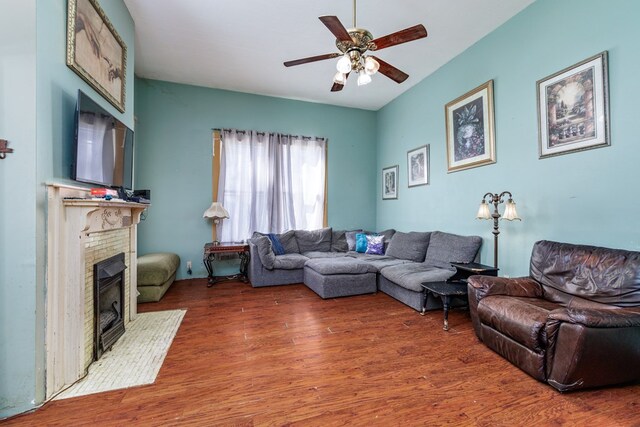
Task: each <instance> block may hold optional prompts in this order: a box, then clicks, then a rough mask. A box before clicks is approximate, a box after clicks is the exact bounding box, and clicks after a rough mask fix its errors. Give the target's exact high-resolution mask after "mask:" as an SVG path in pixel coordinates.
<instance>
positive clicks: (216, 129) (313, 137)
mask: <svg viewBox="0 0 640 427" xmlns="http://www.w3.org/2000/svg"><path fill="white" fill-rule="evenodd" d="M211 130H212V131H214V132H222V131H223V130H228V131H232V130H235V131H236V132H242V133H247V132H256V133H257V134H258V135H266V134H270V135H271V134H276V133H277V134H280V135H282V136H288V137H292V138H301V139H324V140H325V142H329V141H328V140H327V138H324V137H318V136H306V135H292V134H289V133H280V132H262V131H247V130H238V129H220V128H211Z"/></svg>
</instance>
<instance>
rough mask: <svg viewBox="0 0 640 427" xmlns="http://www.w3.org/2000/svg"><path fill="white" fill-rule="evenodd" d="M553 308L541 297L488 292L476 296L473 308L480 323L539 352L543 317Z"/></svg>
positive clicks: (543, 338) (544, 336)
mask: <svg viewBox="0 0 640 427" xmlns="http://www.w3.org/2000/svg"><path fill="white" fill-rule="evenodd" d="M556 308H560V306H559V305H558V304H554V303H552V302H550V301H545V300H543V299H538V298H523V297H511V296H504V295H492V296H488V297H486V298H483V299H482V300H480V302H479V303H478V309H477V312H478V318H479V319H480V321H481V322H482V323H483V324H485V325H488V326H490V327H492V328H493V329H495V330H497V331H500V333H502V334H504V335H506V336H508V337H509V338H511V339H512V340H514V341H517V342H518V343H520V344H522V345H524V346H525V347H527V348H528V349H530V350H533V351H535V352H537V353H540V352H542V351H543V349H545V348H546V347H547V334H546V331H545V325H546V323H547V317H548V315H549V313H550V312H551V311H552V310H555V309H556Z"/></svg>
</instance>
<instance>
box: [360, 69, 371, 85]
mask: <svg viewBox="0 0 640 427" xmlns="http://www.w3.org/2000/svg"><path fill="white" fill-rule="evenodd" d="M369 83H371V76H370V75H369V74H367V73H366V72H365V71H360V73H359V75H358V86H364V85H368V84H369Z"/></svg>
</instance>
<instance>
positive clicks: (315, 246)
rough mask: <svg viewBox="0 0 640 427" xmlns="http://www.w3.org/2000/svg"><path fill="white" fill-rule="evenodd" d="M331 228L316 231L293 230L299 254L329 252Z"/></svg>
mask: <svg viewBox="0 0 640 427" xmlns="http://www.w3.org/2000/svg"><path fill="white" fill-rule="evenodd" d="M331 234H332V229H331V227H327V228H321V229H318V230H295V235H296V240H297V242H298V249H299V250H300V253H304V252H311V251H319V252H329V251H331Z"/></svg>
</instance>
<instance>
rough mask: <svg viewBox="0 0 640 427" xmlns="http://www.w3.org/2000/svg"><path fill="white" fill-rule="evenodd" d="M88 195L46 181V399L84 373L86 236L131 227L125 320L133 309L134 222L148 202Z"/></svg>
mask: <svg viewBox="0 0 640 427" xmlns="http://www.w3.org/2000/svg"><path fill="white" fill-rule="evenodd" d="M89 197H90V190H89V189H88V188H83V187H75V186H69V185H63V184H49V185H47V199H48V201H47V207H48V215H47V238H48V243H47V324H46V338H45V340H46V344H45V345H46V357H47V361H46V367H47V391H46V394H47V398H50V397H52V396H54V395H55V394H56V393H58V392H59V391H60V390H62V389H64V388H65V387H67V386H69V385H71V384H73V383H74V382H76V381H77V380H78V379H80V378H82V376H83V375H84V374H85V354H84V347H85V343H84V331H85V320H86V319H85V274H86V268H85V243H86V240H87V238H88V237H89V235H92V234H93V233H105V232H109V231H112V230H120V229H128V230H129V239H128V242H129V244H128V252H129V253H128V255H129V259H130V260H131V261H130V264H131V265H129V266H128V268H129V312H128V313H125V316H126V321H127V322H128V321H131V320H133V319H134V318H135V316H136V313H137V309H136V298H137V292H136V290H137V268H136V262H135V260H136V259H137V250H136V246H137V238H136V234H137V224H138V223H139V222H140V217H141V214H142V212H143V211H144V210H145V209H147V207H148V205H145V204H140V203H132V202H126V201H122V200H110V201H107V200H104V199H91V198H89Z"/></svg>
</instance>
